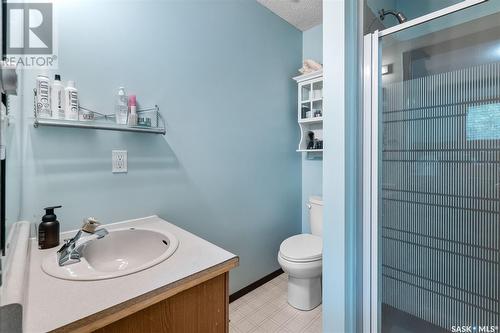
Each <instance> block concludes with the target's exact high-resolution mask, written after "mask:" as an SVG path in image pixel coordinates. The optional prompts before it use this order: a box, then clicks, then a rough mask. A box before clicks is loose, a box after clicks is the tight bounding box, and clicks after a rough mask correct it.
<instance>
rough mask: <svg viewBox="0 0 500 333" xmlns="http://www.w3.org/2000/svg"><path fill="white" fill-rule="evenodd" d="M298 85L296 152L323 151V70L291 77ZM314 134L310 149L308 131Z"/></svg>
mask: <svg viewBox="0 0 500 333" xmlns="http://www.w3.org/2000/svg"><path fill="white" fill-rule="evenodd" d="M293 79H294V80H295V81H296V82H297V85H298V101H297V111H298V112H297V114H298V118H297V121H298V123H299V127H300V142H299V147H298V149H297V152H301V153H308V154H309V153H322V152H323V71H322V70H320V71H316V72H313V73H308V74H304V75H300V76H296V77H294V78H293ZM311 132H312V133H313V134H314V146H315V147H317V148H314V149H311V148H309V149H308V147H309V146H310V145H309V144H310V142H311V139H310V138H309V135H310V133H311Z"/></svg>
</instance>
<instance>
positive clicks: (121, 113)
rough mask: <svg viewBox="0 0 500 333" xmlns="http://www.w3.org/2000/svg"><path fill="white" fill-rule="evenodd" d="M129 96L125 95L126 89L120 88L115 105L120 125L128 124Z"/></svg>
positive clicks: (117, 120) (117, 121)
mask: <svg viewBox="0 0 500 333" xmlns="http://www.w3.org/2000/svg"><path fill="white" fill-rule="evenodd" d="M127 102H128V101H127V94H126V93H125V88H123V87H120V88H119V89H118V94H117V95H116V104H115V116H116V123H117V124H119V125H126V124H127V117H128V105H127Z"/></svg>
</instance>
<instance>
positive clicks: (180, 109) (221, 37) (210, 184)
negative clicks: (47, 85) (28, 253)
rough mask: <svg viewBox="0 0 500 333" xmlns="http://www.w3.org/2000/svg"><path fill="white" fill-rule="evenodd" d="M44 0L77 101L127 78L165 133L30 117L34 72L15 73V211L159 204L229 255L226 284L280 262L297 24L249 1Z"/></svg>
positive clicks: (137, 212) (290, 207) (85, 101)
mask: <svg viewBox="0 0 500 333" xmlns="http://www.w3.org/2000/svg"><path fill="white" fill-rule="evenodd" d="M55 3H56V16H57V19H58V22H57V23H58V30H59V38H58V42H59V70H58V72H59V73H61V75H62V78H63V80H68V79H74V80H76V84H77V88H78V89H79V91H80V99H81V105H83V106H86V107H89V108H93V109H97V110H101V111H103V112H107V113H110V112H113V109H112V107H113V99H114V94H115V93H116V90H117V87H118V86H120V85H124V86H125V87H126V89H127V91H128V92H130V93H135V94H137V96H138V101H139V103H140V104H142V105H143V106H150V105H154V104H158V105H159V106H160V108H161V112H162V114H163V116H164V117H165V119H166V121H167V135H166V136H159V135H146V134H141V133H120V132H105V131H94V130H84V129H62V128H48V127H46V128H38V129H34V128H33V126H32V123H31V122H30V120H29V117H30V116H31V115H32V105H33V102H32V93H31V91H32V89H33V86H34V81H33V79H34V75H35V74H36V73H33V72H29V73H26V75H25V78H24V84H23V87H22V91H23V92H24V95H23V96H21V98H22V104H23V105H21V109H22V110H23V116H22V117H21V121H19V122H18V124H17V126H18V127H22V128H21V134H20V135H21V136H22V140H21V141H22V146H23V149H22V156H23V157H22V159H23V162H24V164H23V166H22V168H23V169H22V185H21V192H22V200H21V211H20V216H18V217H19V218H25V219H30V220H33V221H37V220H39V218H40V215H41V212H42V208H43V207H45V206H47V205H53V204H62V205H63V206H64V207H63V208H62V209H61V210H59V212H58V216H59V218H60V221H61V222H62V229H63V230H68V229H74V228H77V227H79V226H80V223H81V220H82V218H83V217H85V216H89V215H90V216H95V217H97V218H98V219H99V220H101V221H102V222H104V223H110V222H114V221H120V220H124V219H131V218H138V217H142V216H146V215H151V214H158V215H160V216H161V217H163V218H165V219H167V220H169V221H171V222H173V223H174V224H176V225H179V226H180V227H182V228H185V229H187V230H189V231H191V232H193V233H195V234H197V235H199V236H201V237H204V238H206V239H207V240H209V241H211V242H213V243H215V244H217V245H220V246H222V247H224V248H225V249H227V250H229V251H232V252H234V253H235V254H237V255H239V256H240V260H241V261H240V263H241V266H240V267H239V268H237V269H235V270H234V271H233V273H232V274H231V292H234V291H236V290H238V289H240V288H242V287H244V286H246V285H248V284H249V283H251V282H253V281H255V280H257V279H259V278H261V277H263V276H264V275H266V274H269V273H270V272H272V271H274V270H276V269H278V268H279V265H278V263H277V260H276V256H277V253H278V249H279V245H280V243H281V242H282V241H283V239H285V238H287V237H288V236H290V235H293V234H297V233H299V232H300V229H301V221H300V214H301V202H300V201H301V196H300V193H301V184H300V172H301V165H300V156H299V154H297V153H296V152H295V147H296V145H297V142H298V140H299V129H298V128H297V118H296V113H295V112H291V111H290V110H295V109H296V103H297V91H296V85H295V84H294V82H293V81H292V80H290V76H291V74H292V73H294V72H295V71H296V70H297V68H299V67H300V64H301V53H302V34H301V32H300V31H298V30H296V29H295V28H293V27H292V26H290V25H289V24H287V23H286V22H285V21H283V20H282V19H280V18H279V17H277V16H276V15H274V14H272V13H271V12H269V11H268V10H267V9H265V8H264V7H262V6H261V5H259V4H258V3H257V2H256V1H254V0H236V1H234V0H233V1H102V0H99V1H97V0H87V1H57V2H55ZM14 102H15V101H14ZM13 104H15V103H13ZM23 122H24V124H23ZM112 149H126V150H128V160H129V164H128V169H129V171H128V173H127V174H115V175H113V174H112V173H111V150H112ZM13 191H14V190H13ZM10 222H12V220H11V221H10ZM181 246H182V244H181Z"/></svg>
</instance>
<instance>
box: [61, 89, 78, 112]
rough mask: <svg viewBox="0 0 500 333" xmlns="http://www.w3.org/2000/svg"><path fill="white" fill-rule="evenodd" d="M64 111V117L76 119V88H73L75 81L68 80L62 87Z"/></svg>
mask: <svg viewBox="0 0 500 333" xmlns="http://www.w3.org/2000/svg"><path fill="white" fill-rule="evenodd" d="M64 112H65V114H66V119H68V120H78V90H77V89H76V88H75V81H68V85H67V87H66V89H64Z"/></svg>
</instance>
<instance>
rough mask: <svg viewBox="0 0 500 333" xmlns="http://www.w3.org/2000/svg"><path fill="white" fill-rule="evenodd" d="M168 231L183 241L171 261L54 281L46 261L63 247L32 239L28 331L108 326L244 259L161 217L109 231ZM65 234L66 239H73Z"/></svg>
mask: <svg viewBox="0 0 500 333" xmlns="http://www.w3.org/2000/svg"><path fill="white" fill-rule="evenodd" d="M132 226H133V227H145V228H147V227H148V226H150V227H154V228H165V230H167V231H169V232H171V233H173V234H174V235H175V236H176V237H177V239H178V240H179V246H178V248H177V250H176V251H175V253H174V254H173V255H172V256H171V257H169V258H168V259H167V260H165V261H163V262H161V263H159V264H157V265H156V266H153V267H151V268H148V269H146V270H143V271H140V272H137V273H133V274H130V275H126V276H121V277H118V278H113V279H107V280H97V281H69V280H62V279H58V278H54V277H52V276H49V275H48V274H46V273H44V272H43V270H42V268H41V263H42V261H43V259H44V258H45V257H46V256H47V255H50V254H53V253H54V252H56V251H57V249H58V247H56V248H53V249H49V250H39V249H38V247H37V243H36V239H34V238H33V239H30V250H29V251H30V262H29V274H28V286H27V287H28V288H27V290H26V300H25V309H24V322H23V326H24V332H27V333H35V332H48V331H53V330H55V331H58V332H75V331H78V330H82V331H89V330H90V329H92V328H98V327H102V326H103V323H104V324H106V323H109V322H111V321H112V320H113V319H114V320H118V319H120V318H122V317H124V316H126V315H127V314H130V313H131V311H132V312H133V311H138V310H140V309H142V308H145V307H147V306H149V305H151V304H154V303H155V302H157V301H159V300H162V299H165V298H167V297H170V296H172V295H174V294H176V293H178V292H180V291H183V290H185V289H188V288H190V287H192V286H194V285H195V284H197V283H199V282H200V281H206V280H208V279H211V278H213V277H215V276H217V275H220V274H222V273H224V272H227V271H229V270H230V269H232V268H234V267H236V266H238V257H237V256H235V255H234V254H232V253H230V252H228V251H225V250H223V249H221V248H220V247H218V246H216V245H214V244H212V243H210V242H208V241H206V240H203V239H201V238H199V237H197V236H195V235H193V234H191V233H189V232H187V231H185V230H183V229H181V228H179V227H177V226H175V225H173V224H171V223H169V222H167V221H165V220H163V219H161V218H160V217H158V216H150V217H146V218H141V219H137V220H130V221H125V222H119V223H114V224H109V225H106V226H105V227H106V228H107V229H108V230H113V229H118V228H127V227H132ZM74 233H75V231H72V232H68V233H64V234H63V235H62V238H61V239H63V238H68V237H71V236H73V234H74Z"/></svg>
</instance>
